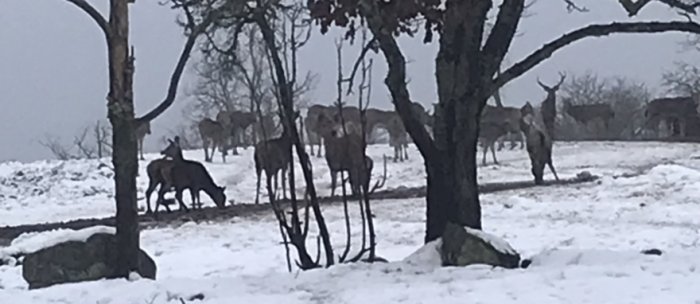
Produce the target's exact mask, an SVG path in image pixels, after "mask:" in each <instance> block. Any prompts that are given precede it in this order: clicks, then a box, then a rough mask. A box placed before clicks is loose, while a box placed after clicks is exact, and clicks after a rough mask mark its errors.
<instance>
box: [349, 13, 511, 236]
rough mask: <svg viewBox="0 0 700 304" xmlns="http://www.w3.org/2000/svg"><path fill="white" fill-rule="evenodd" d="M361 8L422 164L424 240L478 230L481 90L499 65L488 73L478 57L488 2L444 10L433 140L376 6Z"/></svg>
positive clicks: (400, 55) (482, 91) (479, 222)
mask: <svg viewBox="0 0 700 304" xmlns="http://www.w3.org/2000/svg"><path fill="white" fill-rule="evenodd" d="M362 5H363V6H364V7H363V15H365V16H366V17H367V24H368V26H369V28H370V30H371V31H372V33H373V34H374V37H375V39H377V41H378V42H379V47H380V49H381V50H382V53H383V54H384V56H385V58H386V60H387V64H388V67H389V72H388V74H387V78H386V80H385V83H386V85H387V87H388V88H389V91H390V92H391V95H392V98H393V102H394V105H395V106H396V110H397V112H398V113H399V116H401V119H402V121H403V122H404V125H405V126H406V129H407V131H408V133H409V134H410V135H411V138H412V139H413V141H414V142H415V143H416V145H417V146H418V149H419V151H420V152H421V154H422V156H423V158H424V160H425V166H426V171H427V188H428V189H427V191H428V195H427V198H426V200H427V208H426V214H427V220H426V235H425V241H426V242H429V241H432V240H434V239H436V238H438V237H440V236H441V235H442V233H443V231H444V229H445V226H446V224H447V223H448V222H454V223H457V224H460V225H464V226H469V227H472V228H476V229H481V207H480V204H479V193H478V187H477V175H476V147H477V139H478V132H479V130H478V126H479V116H480V114H481V110H482V109H483V107H484V105H485V104H486V100H487V97H488V96H489V95H490V92H489V93H488V94H487V93H486V92H485V91H487V90H486V89H485V86H486V85H490V80H491V76H492V75H490V74H492V72H493V73H495V71H496V69H497V67H498V65H496V66H494V67H493V71H490V68H491V67H490V65H485V64H482V59H483V58H482V56H481V55H482V54H481V45H482V38H483V32H484V27H483V26H484V20H486V14H487V13H488V11H489V9H490V8H491V3H490V2H489V1H470V0H465V1H460V2H452V3H450V8H449V9H448V10H446V13H445V16H444V22H443V27H442V33H441V37H440V52H439V53H438V57H437V59H436V72H435V74H436V77H437V85H438V98H439V102H438V105H437V108H436V109H435V121H434V128H433V132H434V136H433V137H434V139H433V140H431V139H430V138H429V137H428V135H427V133H426V132H424V131H425V130H424V128H423V126H422V124H421V123H419V121H418V119H417V117H416V115H415V113H411V112H410V108H411V107H410V103H411V100H410V96H409V93H408V90H407V88H406V67H405V66H406V63H405V59H404V57H403V54H402V53H401V50H400V49H399V47H398V44H397V42H396V40H395V38H394V37H393V36H392V33H391V32H389V31H387V30H386V29H385V28H384V26H383V20H382V16H381V12H380V8H379V7H378V6H376V4H375V3H373V2H371V1H364V2H362ZM487 44H488V43H487ZM491 47H493V46H491ZM496 57H498V56H496ZM488 59H490V60H491V61H497V60H494V58H488ZM499 64H500V61H499Z"/></svg>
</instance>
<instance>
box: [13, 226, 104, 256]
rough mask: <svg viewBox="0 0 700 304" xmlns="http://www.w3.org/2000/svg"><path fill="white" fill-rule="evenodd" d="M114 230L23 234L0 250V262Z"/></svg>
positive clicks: (54, 231) (99, 229) (96, 227)
mask: <svg viewBox="0 0 700 304" xmlns="http://www.w3.org/2000/svg"><path fill="white" fill-rule="evenodd" d="M115 232H116V230H115V229H114V227H109V226H93V227H87V228H84V229H80V230H72V229H55V230H51V231H45V232H31V233H24V234H21V235H20V236H18V237H17V238H15V239H14V240H12V243H10V246H8V247H4V248H0V260H10V261H12V260H11V259H12V257H13V256H16V255H18V254H29V253H33V252H36V251H39V250H41V249H43V248H47V247H51V246H54V245H56V244H59V243H64V242H68V241H80V242H85V241H87V239H88V238H90V236H92V235H93V234H96V233H109V234H114V233H115Z"/></svg>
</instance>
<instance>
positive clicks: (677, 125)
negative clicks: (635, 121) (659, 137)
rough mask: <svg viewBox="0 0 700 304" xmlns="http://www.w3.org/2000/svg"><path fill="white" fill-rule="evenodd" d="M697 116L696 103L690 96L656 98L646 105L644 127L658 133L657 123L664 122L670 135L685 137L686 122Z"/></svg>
mask: <svg viewBox="0 0 700 304" xmlns="http://www.w3.org/2000/svg"><path fill="white" fill-rule="evenodd" d="M697 117H698V111H697V105H696V103H695V101H694V100H693V98H691V97H675V98H658V99H654V100H652V101H650V102H649V103H648V104H647V105H646V108H645V110H644V118H645V119H646V122H645V123H644V128H645V129H648V128H651V129H653V130H654V131H656V132H657V133H658V131H659V130H658V129H659V125H660V124H661V123H664V124H666V126H667V129H669V130H671V135H672V136H673V135H678V136H681V137H685V136H686V134H687V130H688V128H687V125H688V122H689V121H691V120H697Z"/></svg>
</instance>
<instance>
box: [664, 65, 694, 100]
mask: <svg viewBox="0 0 700 304" xmlns="http://www.w3.org/2000/svg"><path fill="white" fill-rule="evenodd" d="M674 65H675V68H674V69H673V70H671V71H667V72H665V73H664V74H663V75H662V76H661V85H662V86H663V87H664V88H666V89H667V90H668V92H669V93H672V94H676V95H679V96H683V97H692V98H694V99H696V100H698V99H699V98H700V68H699V67H698V66H695V65H692V64H690V63H687V62H676V63H675V64H674Z"/></svg>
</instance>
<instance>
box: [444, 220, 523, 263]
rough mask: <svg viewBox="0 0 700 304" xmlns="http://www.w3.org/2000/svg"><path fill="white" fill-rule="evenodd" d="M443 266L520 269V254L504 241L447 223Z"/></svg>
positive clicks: (478, 231)
mask: <svg viewBox="0 0 700 304" xmlns="http://www.w3.org/2000/svg"><path fill="white" fill-rule="evenodd" d="M440 255H441V257H442V265H443V266H468V265H474V264H486V265H491V266H499V267H504V268H517V267H518V266H519V265H520V255H519V254H518V253H517V252H515V250H513V248H511V247H510V245H508V243H506V242H505V241H503V240H501V239H499V238H496V237H494V236H492V235H490V234H487V233H485V232H482V231H480V230H474V229H469V228H464V227H462V226H459V225H456V224H453V223H448V224H447V227H445V232H444V233H443V235H442V246H441V248H440Z"/></svg>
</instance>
